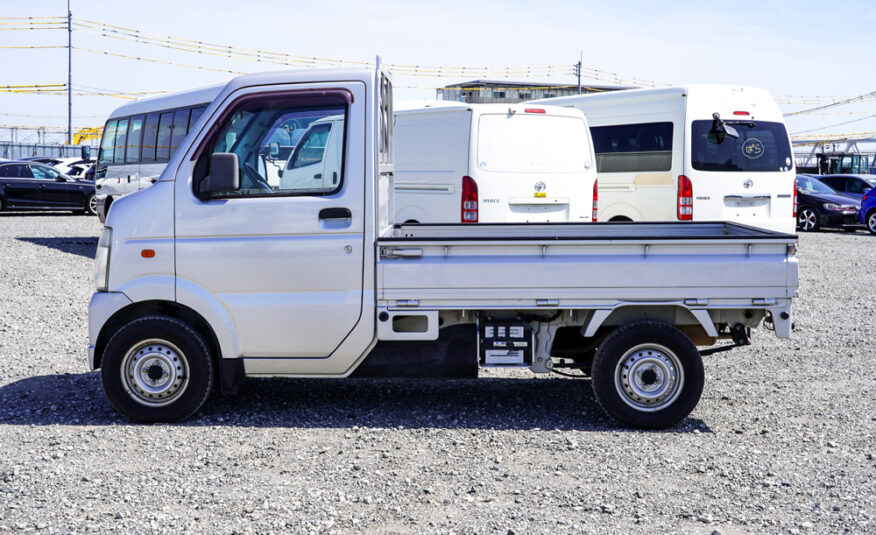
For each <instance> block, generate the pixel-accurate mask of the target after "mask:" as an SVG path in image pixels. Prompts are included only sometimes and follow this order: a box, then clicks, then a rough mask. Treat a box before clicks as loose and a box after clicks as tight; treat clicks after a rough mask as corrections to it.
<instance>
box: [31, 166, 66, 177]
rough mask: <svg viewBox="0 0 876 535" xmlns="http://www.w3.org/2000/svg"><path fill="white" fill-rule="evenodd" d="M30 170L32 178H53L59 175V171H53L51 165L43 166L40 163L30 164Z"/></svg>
mask: <svg viewBox="0 0 876 535" xmlns="http://www.w3.org/2000/svg"><path fill="white" fill-rule="evenodd" d="M30 172H31V173H32V174H33V177H34V178H39V179H42V180H55V179H56V178H58V177H59V176H61V173H59V172H57V171H55V170H54V169H52V168H51V167H44V166H42V165H31V166H30Z"/></svg>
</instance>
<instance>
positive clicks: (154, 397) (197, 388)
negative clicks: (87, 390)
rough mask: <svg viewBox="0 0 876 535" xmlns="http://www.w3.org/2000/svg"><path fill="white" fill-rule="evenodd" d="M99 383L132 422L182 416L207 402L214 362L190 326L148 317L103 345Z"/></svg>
mask: <svg viewBox="0 0 876 535" xmlns="http://www.w3.org/2000/svg"><path fill="white" fill-rule="evenodd" d="M101 381H102V383H103V389H104V392H106V396H107V398H109V400H110V402H111V403H112V404H113V406H114V407H115V408H116V410H117V411H119V412H120V413H122V414H123V415H124V416H127V417H128V418H130V419H131V420H135V421H138V422H161V421H175V420H182V419H183V418H186V417H188V416H191V415H192V414H194V413H195V412H196V411H197V410H198V409H199V408H200V407H201V405H203V404H204V402H205V401H206V400H207V397H208V396H209V394H210V390H211V388H212V386H213V361H212V357H211V355H210V350H209V349H208V348H207V344H206V342H205V341H204V338H203V337H202V336H201V335H200V334H199V333H198V332H197V331H195V330H194V329H193V328H192V327H191V326H189V325H188V324H186V323H184V322H182V321H179V320H177V319H175V318H171V317H168V316H147V317H144V318H140V319H137V320H134V321H132V322H130V323H128V324H126V325H125V326H123V327H122V328H121V329H119V330H118V332H116V334H115V335H113V337H112V338H111V339H110V341H109V343H107V346H106V349H105V351H104V353H103V359H102V361H101Z"/></svg>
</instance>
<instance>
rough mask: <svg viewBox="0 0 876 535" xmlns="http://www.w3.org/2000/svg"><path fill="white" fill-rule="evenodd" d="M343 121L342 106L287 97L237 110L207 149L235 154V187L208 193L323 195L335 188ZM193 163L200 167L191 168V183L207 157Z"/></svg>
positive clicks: (339, 171) (218, 195) (340, 164)
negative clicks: (297, 101) (305, 102)
mask: <svg viewBox="0 0 876 535" xmlns="http://www.w3.org/2000/svg"><path fill="white" fill-rule="evenodd" d="M345 121H346V106H344V105H334V106H319V105H316V106H312V107H303V106H300V105H298V106H296V105H295V104H294V101H292V102H290V103H289V104H286V105H284V104H283V103H273V102H272V103H271V104H262V105H250V106H246V107H245V108H244V109H240V110H237V111H236V112H235V113H233V114H232V115H231V116H230V117H229V118H228V119H227V120H226V121H225V122H224V124H223V125H222V126H221V128H220V129H219V131H218V132H217V134H216V135H215V136H214V137H213V140H212V143H211V149H212V150H211V151H210V152H211V153H214V152H230V153H234V154H237V158H238V164H239V173H240V189H239V190H238V191H228V192H220V193H214V194H212V197H213V198H223V197H263V196H277V195H327V194H331V193H334V192H336V191H338V190H339V189H340V187H341V184H342V174H343V173H342V171H343V157H342V155H343V146H344V132H345V129H344V124H345ZM335 132H336V133H335ZM330 133H332V134H331V136H330ZM327 145H331V146H330V147H327ZM327 148H328V150H327ZM285 155H288V157H287V158H284V157H283V156H285ZM202 158H203V156H202ZM317 164H321V165H317ZM197 167H198V168H199V169H201V170H203V171H202V172H201V173H200V174H199V173H198V171H196V173H195V174H196V177H195V182H196V183H197V182H199V181H200V179H201V178H203V176H206V175H207V174H208V170H207V167H208V164H207V162H204V163H203V164H202V163H201V162H200V161H199V165H198V166H197Z"/></svg>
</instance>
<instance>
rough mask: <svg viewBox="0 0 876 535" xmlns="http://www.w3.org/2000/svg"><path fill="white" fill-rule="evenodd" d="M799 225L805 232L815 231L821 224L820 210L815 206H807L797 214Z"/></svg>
mask: <svg viewBox="0 0 876 535" xmlns="http://www.w3.org/2000/svg"><path fill="white" fill-rule="evenodd" d="M797 226H798V227H800V230H802V231H803V232H814V231H816V230H818V227H820V226H821V224H820V222H819V221H818V212H816V211H815V209H814V208H810V207H808V206H806V207H805V208H803V209H802V210H800V213H798V214H797Z"/></svg>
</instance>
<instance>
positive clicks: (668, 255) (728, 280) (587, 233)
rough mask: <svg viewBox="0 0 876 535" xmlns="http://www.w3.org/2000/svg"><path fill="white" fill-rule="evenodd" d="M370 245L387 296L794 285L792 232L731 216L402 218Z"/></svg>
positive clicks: (439, 300) (525, 297) (533, 295)
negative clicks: (526, 220) (495, 220)
mask: <svg viewBox="0 0 876 535" xmlns="http://www.w3.org/2000/svg"><path fill="white" fill-rule="evenodd" d="M378 249H379V260H378V265H377V278H378V280H377V288H378V293H377V297H378V304H379V305H381V306H386V307H391V308H395V307H418V308H420V309H442V308H453V309H460V308H462V309H503V308H507V309H522V308H533V309H536V308H546V309H567V308H569V309H574V308H604V307H611V306H615V305H617V304H618V303H619V302H637V303H667V302H681V303H685V302H686V303H688V304H695V305H696V306H698V307H702V308H711V307H712V306H721V307H742V306H752V305H758V306H757V308H765V307H766V306H768V305H775V304H776V300H779V299H782V300H784V299H789V298H791V297H794V296H796V294H797V260H796V258H795V256H794V255H795V251H796V236H794V235H790V234H781V233H776V232H772V231H768V230H763V229H758V228H754V227H748V226H745V225H740V224H736V223H729V222H714V223H709V222H703V223H595V224H594V223H585V224H575V223H571V224H569V223H545V224H525V225H521V224H478V225H466V224H444V225H440V224H438V225H435V224H407V225H396V226H395V227H394V228H393V229H391V231H390V232H389V233H388V234H387V235H385V236H383V237H381V238H379V239H378ZM521 272H522V273H524V274H525V275H524V276H521Z"/></svg>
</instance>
